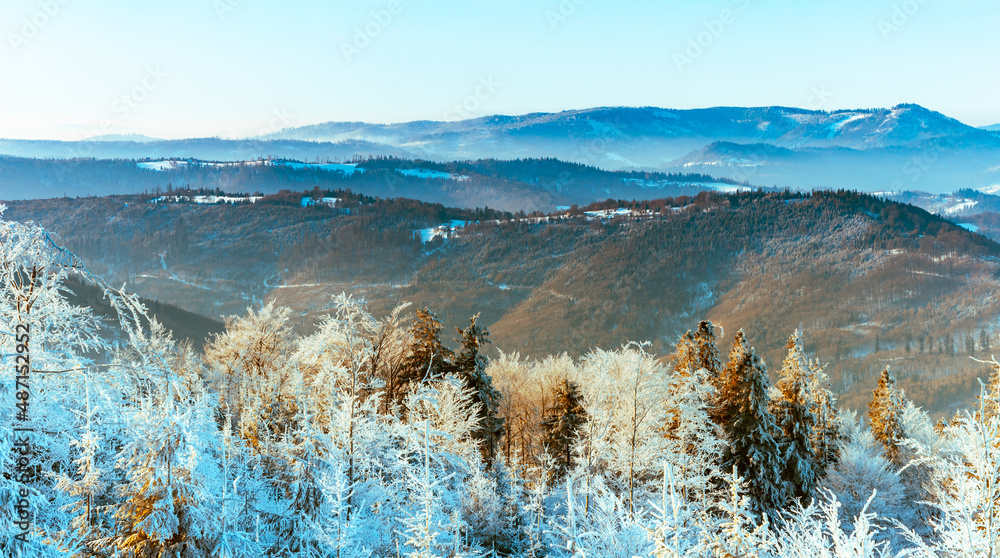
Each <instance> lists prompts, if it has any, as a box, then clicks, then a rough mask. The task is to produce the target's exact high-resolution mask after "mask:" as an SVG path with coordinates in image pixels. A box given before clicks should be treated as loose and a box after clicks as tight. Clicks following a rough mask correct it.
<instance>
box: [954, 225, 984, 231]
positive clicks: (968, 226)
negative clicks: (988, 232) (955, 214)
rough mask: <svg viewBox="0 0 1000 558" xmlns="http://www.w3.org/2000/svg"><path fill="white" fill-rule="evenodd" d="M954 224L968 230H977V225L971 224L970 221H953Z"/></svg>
mask: <svg viewBox="0 0 1000 558" xmlns="http://www.w3.org/2000/svg"><path fill="white" fill-rule="evenodd" d="M955 224H956V225H958V226H960V227H962V228H963V229H965V230H967V231H970V232H978V231H979V226H978V225H973V224H972V223H955Z"/></svg>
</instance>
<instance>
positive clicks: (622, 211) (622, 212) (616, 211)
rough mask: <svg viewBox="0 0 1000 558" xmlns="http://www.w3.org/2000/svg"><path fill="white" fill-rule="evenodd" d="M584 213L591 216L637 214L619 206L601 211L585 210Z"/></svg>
mask: <svg viewBox="0 0 1000 558" xmlns="http://www.w3.org/2000/svg"><path fill="white" fill-rule="evenodd" d="M584 213H586V214H587V215H589V216H591V217H602V218H610V217H619V216H621V215H635V214H636V212H635V211H633V210H631V209H627V208H624V207H619V208H618V209H602V210H600V211H584Z"/></svg>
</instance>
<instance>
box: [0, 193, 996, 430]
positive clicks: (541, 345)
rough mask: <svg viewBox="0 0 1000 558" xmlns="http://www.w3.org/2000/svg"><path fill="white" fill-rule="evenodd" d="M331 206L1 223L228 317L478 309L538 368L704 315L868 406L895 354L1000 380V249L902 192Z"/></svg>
mask: <svg viewBox="0 0 1000 558" xmlns="http://www.w3.org/2000/svg"><path fill="white" fill-rule="evenodd" d="M315 194H316V192H310V191H308V190H307V191H305V192H303V193H299V194H295V193H294V192H285V193H279V194H272V195H269V196H266V197H265V198H264V199H261V200H259V201H257V203H253V204H249V203H243V204H225V203H221V204H214V205H210V204H198V203H190V202H181V201H176V202H174V201H169V200H166V201H165V200H162V199H159V200H155V199H154V197H153V196H151V195H147V196H112V197H94V198H80V199H72V198H56V199H49V200H24V201H13V202H9V208H8V210H7V211H6V212H5V214H4V217H5V218H8V219H16V220H31V221H35V222H37V223H39V224H41V225H43V226H45V227H47V228H49V229H51V230H53V231H54V232H56V233H58V234H59V236H60V238H62V239H63V242H64V244H65V245H66V246H67V248H69V249H71V250H73V251H74V252H75V253H76V254H78V256H80V257H81V258H83V259H84V260H85V261H87V262H88V267H90V268H91V269H92V270H94V271H95V272H97V273H99V274H101V275H102V276H104V277H106V278H107V279H108V280H110V281H113V282H115V283H118V282H121V281H127V282H128V284H129V285H130V286H131V288H134V289H135V291H136V292H138V293H139V294H140V295H142V296H144V297H146V298H149V299H155V300H159V301H162V302H166V303H170V304H176V305H178V306H180V307H181V308H183V309H185V310H187V311H192V312H195V313H198V314H202V315H206V316H211V317H213V318H215V319H218V318H219V317H222V316H226V315H231V314H242V313H243V312H244V310H245V308H246V307H247V306H248V305H251V304H258V303H260V302H262V301H265V300H274V301H276V302H277V303H278V304H280V305H284V306H288V307H290V308H292V310H293V317H294V318H293V320H294V322H295V324H296V327H298V328H300V329H301V330H302V331H309V330H311V328H313V327H314V326H315V320H316V319H317V318H318V317H319V316H321V315H322V314H323V313H324V312H326V311H328V310H329V308H330V306H329V305H330V301H331V297H332V296H333V295H336V294H339V293H340V292H342V291H347V292H349V293H352V294H355V295H356V296H361V297H364V298H365V299H366V300H368V301H369V304H370V307H371V308H372V310H373V312H375V313H376V314H383V313H387V312H388V311H389V310H391V308H392V307H394V306H395V305H396V304H397V303H398V302H401V301H410V302H413V303H414V305H415V307H424V306H426V307H428V308H430V309H431V310H432V311H434V312H436V313H438V315H439V316H441V318H442V319H443V320H444V322H445V323H446V324H449V325H451V324H455V325H461V324H463V323H464V322H465V321H467V319H468V317H469V316H471V315H474V314H477V313H479V314H481V320H482V321H481V323H483V324H484V325H487V326H489V327H490V329H491V330H492V332H493V336H492V338H493V340H494V343H495V345H496V347H498V348H500V349H502V350H504V351H518V352H520V353H521V354H523V355H526V356H527V355H532V356H538V355H543V354H554V353H559V352H562V351H568V352H569V353H570V354H582V353H583V352H586V351H587V350H589V349H590V348H592V347H604V348H611V347H614V346H617V345H618V344H620V343H621V342H624V341H626V340H650V341H652V342H653V350H654V351H655V352H658V353H660V354H666V353H669V352H670V351H669V346H670V345H669V344H672V343H673V342H674V341H675V340H676V338H677V337H678V336H679V335H680V334H681V333H683V331H684V330H686V329H688V328H690V327H691V325H692V324H693V323H696V322H697V321H698V320H699V319H701V318H706V317H707V318H709V319H712V320H713V321H714V322H716V323H719V324H721V325H723V327H724V329H725V331H727V332H732V331H735V330H736V329H738V328H740V327H745V328H747V331H748V332H752V333H751V335H752V337H753V339H751V341H752V343H753V344H754V345H756V346H757V347H758V348H759V350H760V354H762V355H763V356H764V358H765V360H767V361H768V362H769V363H772V364H774V363H775V362H777V360H780V358H781V356H780V355H781V354H782V352H783V351H784V343H785V341H786V339H787V336H788V335H789V333H790V332H791V331H793V330H794V329H796V328H799V327H801V328H803V329H804V330H805V332H806V343H807V349H808V350H809V351H810V352H812V353H814V354H816V355H817V357H818V358H820V359H821V360H823V361H824V362H829V363H830V368H829V372H830V376H831V378H832V379H833V381H834V387H835V388H836V390H837V391H838V392H839V393H840V394H841V397H842V400H843V401H844V403H845V405H847V406H849V407H855V408H857V407H860V406H862V405H863V403H864V402H865V401H867V397H868V393H869V392H870V389H871V385H870V383H871V381H873V378H874V375H875V374H877V373H878V371H879V370H881V368H882V367H884V364H885V363H886V362H892V363H893V367H894V370H896V372H897V374H898V375H899V377H900V381H901V382H902V384H903V385H904V387H906V388H907V390H908V391H907V393H908V395H909V396H910V397H911V398H912V399H914V400H915V401H917V402H918V403H919V404H922V405H924V406H925V407H928V408H929V409H931V410H932V411H934V412H937V413H944V412H947V411H948V409H950V408H951V406H953V405H958V404H961V403H962V402H964V401H966V400H967V399H968V398H969V397H971V396H972V395H973V394H974V393H975V391H974V389H973V387H974V386H975V385H976V384H975V379H976V378H978V377H980V376H981V375H982V374H984V373H985V372H984V369H983V367H982V366H978V365H976V364H975V363H973V362H972V361H970V360H969V359H968V358H967V357H968V356H972V355H976V354H984V353H983V351H985V350H987V349H986V348H984V347H983V346H982V344H981V340H982V339H985V340H986V342H987V343H990V340H991V339H992V340H993V341H992V343H993V344H994V345H995V344H996V343H1000V340H998V339H997V337H998V333H1000V328H998V327H997V324H996V323H995V316H996V315H997V314H998V312H1000V296H998V295H997V293H998V292H1000V279H998V277H1000V245H998V244H997V243H996V242H994V241H993V240H990V239H989V238H987V237H985V236H982V235H980V234H977V233H973V232H970V231H969V230H966V229H965V228H963V227H960V226H957V225H955V224H954V223H952V222H950V221H949V220H947V219H945V218H944V217H941V216H937V215H933V214H931V213H928V212H927V211H925V210H923V209H920V208H918V207H914V206H911V205H908V204H905V203H900V202H898V201H894V200H892V199H888V198H884V197H876V196H871V195H866V194H863V193H857V192H849V191H830V192H816V193H797V192H764V191H758V192H741V193H730V194H721V193H710V192H705V193H701V194H697V195H693V196H678V197H675V198H664V199H660V200H648V201H636V202H626V201H624V200H621V201H619V200H606V201H604V202H599V203H595V204H592V205H588V206H583V207H578V208H571V209H569V210H564V211H561V212H558V213H554V214H553V213H550V214H541V213H539V214H535V215H534V216H528V215H522V214H513V213H504V212H497V211H493V210H483V209H479V210H468V209H449V208H447V207H445V206H442V205H435V204H427V203H423V202H418V201H414V200H407V199H400V198H393V199H385V198H375V197H370V196H364V195H360V194H354V193H351V192H348V191H326V192H319V194H321V195H322V196H323V198H324V199H326V198H329V199H335V200H337V201H336V202H335V203H333V204H332V205H328V204H319V203H317V204H312V205H308V206H306V207H304V206H303V204H302V203H301V202H302V200H303V199H304V198H305V199H314V198H312V197H311V196H313V195H315ZM422 231H429V235H428V236H424V235H423V234H422ZM112 247H113V248H112ZM970 343H971V345H970ZM985 354H988V353H985Z"/></svg>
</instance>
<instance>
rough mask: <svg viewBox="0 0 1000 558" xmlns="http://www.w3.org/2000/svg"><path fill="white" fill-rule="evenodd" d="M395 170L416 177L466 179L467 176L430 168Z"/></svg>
mask: <svg viewBox="0 0 1000 558" xmlns="http://www.w3.org/2000/svg"><path fill="white" fill-rule="evenodd" d="M396 172H398V173H399V174H402V175H404V176H413V177H416V178H443V179H445V180H458V181H462V180H468V179H469V177H468V176H465V175H464V174H451V173H449V172H441V171H436V170H431V169H396Z"/></svg>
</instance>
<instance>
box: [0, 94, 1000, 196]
mask: <svg viewBox="0 0 1000 558" xmlns="http://www.w3.org/2000/svg"><path fill="white" fill-rule="evenodd" d="M126 138H127V136H126ZM112 139H115V138H96V139H95V140H91V141H83V142H55V141H39V140H0V153H2V154H7V155H14V156H19V157H35V158H53V159H70V158H81V157H85V158H98V159H115V158H130V159H143V158H189V157H190V158H195V159H201V160H214V161H241V160H254V159H258V158H262V157H263V158H286V159H294V160H298V161H346V160H351V159H352V158H356V157H363V158H364V157H368V156H372V155H383V156H392V157H401V158H408V159H423V160H431V161H439V162H440V161H455V160H466V159H469V160H475V159H507V160H510V159H522V158H557V159H560V160H564V161H567V162H571V163H579V164H583V165H587V166H593V167H598V168H602V169H607V170H623V169H625V170H640V171H641V170H651V171H665V172H683V171H685V170H686V171H693V172H709V171H713V172H709V173H710V174H712V175H713V176H722V177H725V178H728V179H731V180H736V181H749V182H752V183H755V184H761V185H766V186H778V187H790V188H842V187H847V188H855V189H861V190H866V191H881V190H903V189H910V190H913V189H919V190H925V191H929V192H934V193H940V192H945V191H951V190H955V189H959V188H981V187H988V186H991V185H995V184H998V183H1000V173H998V171H997V169H998V168H1000V136H998V135H997V133H996V132H995V131H991V130H989V129H982V128H975V127H972V126H968V125H965V124H963V123H961V122H959V121H957V120H955V119H952V118H949V117H947V116H945V115H943V114H941V113H939V112H935V111H932V110H929V109H926V108H924V107H921V106H919V105H913V104H901V105H896V106H895V107H892V108H888V109H887V108H878V109H858V110H836V111H830V112H826V111H812V110H805V109H798V108H788V107H714V108H705V109H690V110H676V109H664V108H655V107H638V108H636V107H601V108H592V109H584V110H570V111H564V112H559V113H532V114H525V115H517V116H504V115H495V116H483V117H478V118H472V119H467V120H460V121H447V122H446V121H415V122H405V123H398V124H368V123H363V122H327V123H322V124H313V125H308V126H301V127H295V128H288V129H284V130H280V131H276V132H273V133H269V134H265V135H262V136H260V137H256V138H248V139H242V140H234V139H218V138H198V139H186V140H169V141H166V140H157V141H145V138H143V141H109V140H112ZM731 159H735V162H734V161H733V160H731ZM743 159H747V160H748V161H751V162H753V163H754V164H753V165H749V164H746V163H745V162H744V161H743ZM103 193H104V194H107V193H110V192H103Z"/></svg>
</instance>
